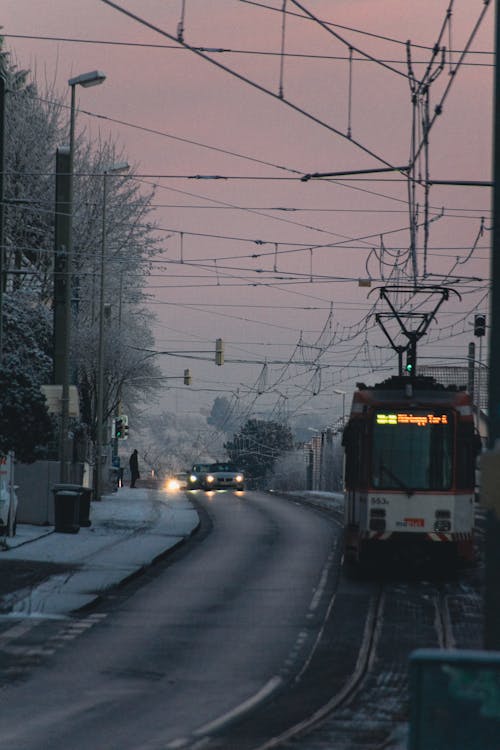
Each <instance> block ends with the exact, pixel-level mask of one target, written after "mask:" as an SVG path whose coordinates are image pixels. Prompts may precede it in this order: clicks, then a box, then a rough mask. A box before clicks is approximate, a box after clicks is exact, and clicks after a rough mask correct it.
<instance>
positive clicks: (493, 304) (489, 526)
mask: <svg viewBox="0 0 500 750" xmlns="http://www.w3.org/2000/svg"><path fill="white" fill-rule="evenodd" d="M499 52H500V0H496V2H495V66H494V71H495V82H494V107H493V206H492V208H493V240H492V248H491V259H490V269H491V270H490V279H491V297H490V299H491V301H490V330H489V369H488V373H489V375H488V377H489V384H488V446H489V448H490V450H491V449H495V448H497V449H498V448H499V446H498V441H499V438H500V347H499V346H497V341H498V335H499V334H498V333H497V329H499V332H500V132H499V130H500V70H499V60H500V58H499ZM478 401H479V400H478ZM498 459H499V460H500V453H499V455H498ZM482 475H483V476H482V483H483V482H484V483H485V484H486V482H487V481H488V477H487V476H484V472H482ZM486 519H487V520H486V551H485V581H484V646H485V648H487V649H500V497H499V493H498V487H497V488H496V491H495V497H494V502H492V503H491V504H490V506H489V508H488V512H487V517H486Z"/></svg>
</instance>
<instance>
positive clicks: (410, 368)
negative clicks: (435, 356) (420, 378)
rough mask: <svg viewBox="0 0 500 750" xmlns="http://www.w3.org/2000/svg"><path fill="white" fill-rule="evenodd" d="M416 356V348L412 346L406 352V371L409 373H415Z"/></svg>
mask: <svg viewBox="0 0 500 750" xmlns="http://www.w3.org/2000/svg"><path fill="white" fill-rule="evenodd" d="M415 360H416V356H415V349H414V347H412V346H410V348H409V349H408V351H407V352H406V365H405V372H406V373H407V374H408V375H415V364H416V362H415Z"/></svg>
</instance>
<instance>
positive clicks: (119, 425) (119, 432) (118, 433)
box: [115, 417, 123, 440]
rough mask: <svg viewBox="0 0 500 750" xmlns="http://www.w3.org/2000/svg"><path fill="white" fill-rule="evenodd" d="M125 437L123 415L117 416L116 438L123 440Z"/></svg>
mask: <svg viewBox="0 0 500 750" xmlns="http://www.w3.org/2000/svg"><path fill="white" fill-rule="evenodd" d="M122 437H123V419H122V418H121V417H117V418H116V419H115V438H118V440H121V438H122Z"/></svg>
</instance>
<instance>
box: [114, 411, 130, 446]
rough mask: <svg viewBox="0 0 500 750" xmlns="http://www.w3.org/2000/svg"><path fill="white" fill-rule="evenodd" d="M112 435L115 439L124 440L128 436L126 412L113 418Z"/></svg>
mask: <svg viewBox="0 0 500 750" xmlns="http://www.w3.org/2000/svg"><path fill="white" fill-rule="evenodd" d="M113 437H115V438H116V439H117V440H126V439H127V438H128V417H127V415H126V414H122V415H121V416H120V417H116V418H115V421H114V435H113Z"/></svg>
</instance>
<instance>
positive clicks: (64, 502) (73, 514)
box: [53, 486, 80, 534]
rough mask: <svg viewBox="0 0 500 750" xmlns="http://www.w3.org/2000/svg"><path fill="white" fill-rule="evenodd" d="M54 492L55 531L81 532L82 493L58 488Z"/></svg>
mask: <svg viewBox="0 0 500 750" xmlns="http://www.w3.org/2000/svg"><path fill="white" fill-rule="evenodd" d="M53 492H54V520H55V531H59V532H61V533H63V534H77V533H78V532H79V531H80V493H79V492H75V491H74V490H67V489H65V488H64V487H61V486H59V487H58V486H56V487H54V489H53Z"/></svg>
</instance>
